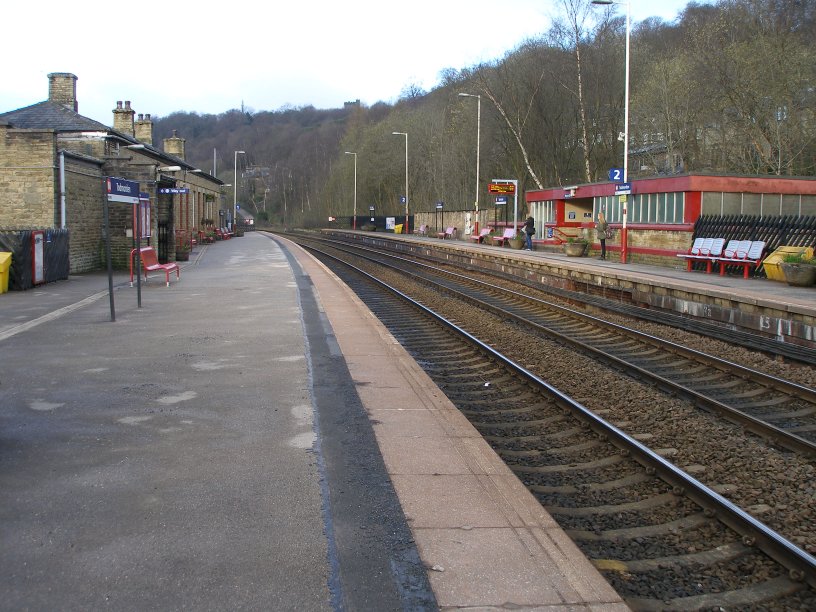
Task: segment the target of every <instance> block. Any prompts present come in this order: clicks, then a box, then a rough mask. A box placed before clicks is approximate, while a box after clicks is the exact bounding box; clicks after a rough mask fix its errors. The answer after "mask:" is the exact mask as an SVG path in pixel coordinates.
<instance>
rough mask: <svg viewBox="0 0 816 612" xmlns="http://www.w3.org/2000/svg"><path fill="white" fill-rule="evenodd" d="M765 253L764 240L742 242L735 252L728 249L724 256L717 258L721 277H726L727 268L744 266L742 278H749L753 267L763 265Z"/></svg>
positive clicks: (734, 249) (735, 247) (735, 248)
mask: <svg viewBox="0 0 816 612" xmlns="http://www.w3.org/2000/svg"><path fill="white" fill-rule="evenodd" d="M732 242H734V241H732ZM729 246H731V243H729ZM764 251H765V242H764V241H763V240H754V241H751V240H741V241H739V244H738V245H736V246H734V248H733V250H729V249H728V248H726V250H725V252H724V254H723V255H724V256H723V257H718V258H717V263H718V264H719V265H720V276H725V268H726V266H742V277H743V278H748V272H749V271H750V269H751V266H754V267H757V266H759V264H761V263H762V254H763V252H764Z"/></svg>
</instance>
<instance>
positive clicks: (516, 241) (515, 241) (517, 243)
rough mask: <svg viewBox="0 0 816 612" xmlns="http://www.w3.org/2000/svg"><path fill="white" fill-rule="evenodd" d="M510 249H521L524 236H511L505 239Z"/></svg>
mask: <svg viewBox="0 0 816 612" xmlns="http://www.w3.org/2000/svg"><path fill="white" fill-rule="evenodd" d="M507 243H508V244H509V245H510V248H511V249H518V250H521V249H523V248H524V238H511V239H510V240H508V241H507Z"/></svg>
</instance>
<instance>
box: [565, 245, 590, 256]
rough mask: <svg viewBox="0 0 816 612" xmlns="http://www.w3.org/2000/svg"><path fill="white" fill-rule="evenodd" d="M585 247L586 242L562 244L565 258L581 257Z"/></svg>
mask: <svg viewBox="0 0 816 612" xmlns="http://www.w3.org/2000/svg"><path fill="white" fill-rule="evenodd" d="M586 247H587V243H586V242H567V243H565V244H564V253H566V255H567V257H583V256H584V253H585V252H586Z"/></svg>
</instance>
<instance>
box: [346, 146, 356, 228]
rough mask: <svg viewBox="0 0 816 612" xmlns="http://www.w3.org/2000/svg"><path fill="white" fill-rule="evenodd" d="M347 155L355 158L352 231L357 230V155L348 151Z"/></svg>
mask: <svg viewBox="0 0 816 612" xmlns="http://www.w3.org/2000/svg"><path fill="white" fill-rule="evenodd" d="M346 155H353V156H354V216H353V217H352V218H351V229H353V230H356V229H357V154H356V153H353V152H351V151H346Z"/></svg>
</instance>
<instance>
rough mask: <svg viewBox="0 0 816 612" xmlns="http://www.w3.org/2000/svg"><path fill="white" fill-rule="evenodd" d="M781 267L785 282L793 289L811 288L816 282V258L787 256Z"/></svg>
mask: <svg viewBox="0 0 816 612" xmlns="http://www.w3.org/2000/svg"><path fill="white" fill-rule="evenodd" d="M779 267H780V268H781V269H782V274H784V275H785V282H786V283H788V284H789V285H791V286H793V287H809V286H810V285H813V284H814V282H816V258H811V259H805V258H804V257H803V256H802V255H786V256H785V258H784V259H783V260H782V263H781V264H779Z"/></svg>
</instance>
